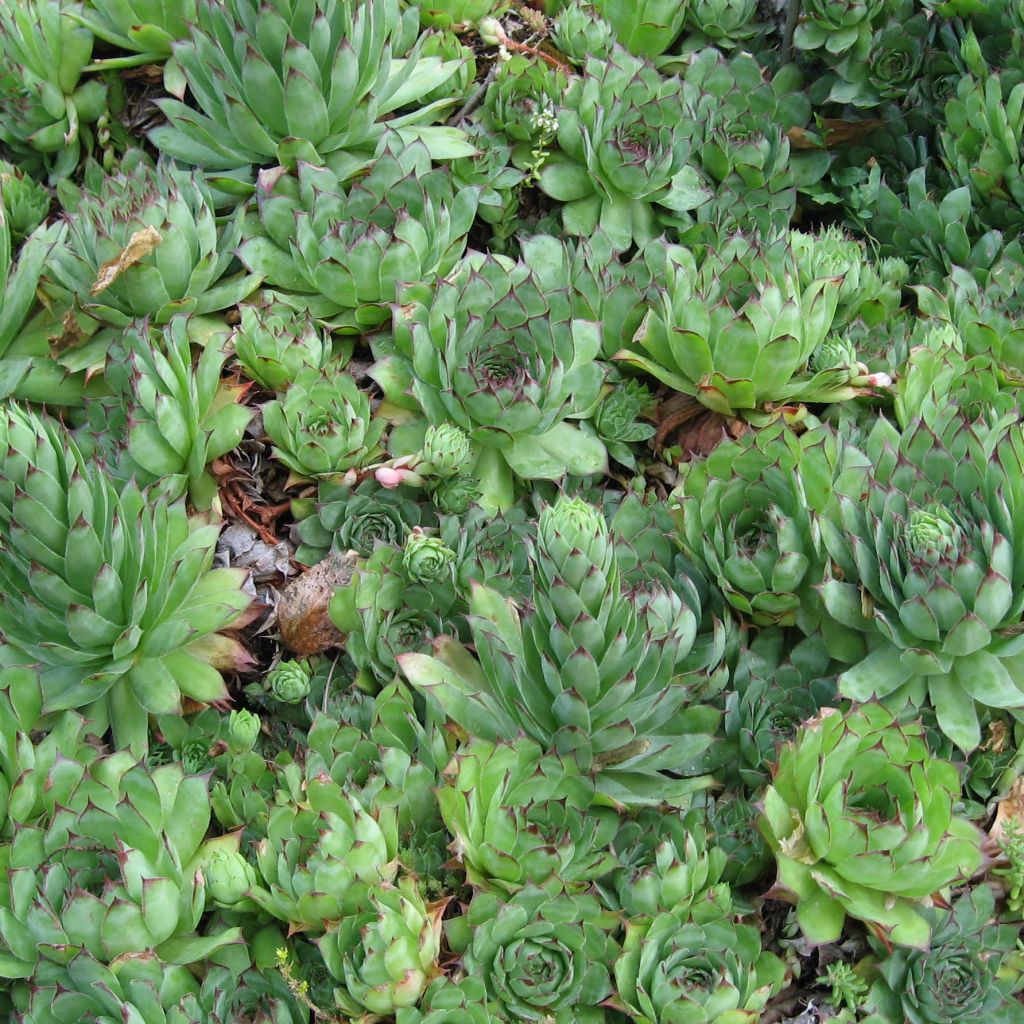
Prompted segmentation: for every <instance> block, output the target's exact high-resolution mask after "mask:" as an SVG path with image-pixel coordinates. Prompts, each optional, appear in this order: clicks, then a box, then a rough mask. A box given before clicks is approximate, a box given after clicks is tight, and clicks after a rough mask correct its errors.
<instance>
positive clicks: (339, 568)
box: [277, 551, 358, 656]
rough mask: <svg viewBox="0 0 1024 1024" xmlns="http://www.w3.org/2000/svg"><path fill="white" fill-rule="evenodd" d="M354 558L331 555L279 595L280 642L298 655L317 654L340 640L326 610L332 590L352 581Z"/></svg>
mask: <svg viewBox="0 0 1024 1024" xmlns="http://www.w3.org/2000/svg"><path fill="white" fill-rule="evenodd" d="M357 558H358V556H357V555H356V553H355V552H354V551H346V552H344V553H341V552H333V553H332V554H330V555H328V556H327V557H326V558H325V559H324V560H323V561H322V562H317V564H316V565H314V566H313V568H312V569H308V570H307V571H306V572H304V573H303V574H302V575H301V576H299V577H298V578H297V579H295V580H293V581H292V582H291V583H289V584H288V586H287V587H286V588H285V590H284V591H283V592H282V594H281V599H280V601H279V602H278V605H277V625H278V629H279V630H280V632H281V642H282V643H283V644H284V645H285V647H287V648H288V649H289V650H290V651H294V652H295V653H296V654H299V655H303V656H306V655H310V654H319V653H320V652H321V651H326V650H327V649H328V648H330V647H337V646H338V645H339V644H340V643H341V642H342V641H343V639H344V637H343V635H342V634H341V633H340V632H339V631H338V629H337V627H336V626H335V625H334V623H333V622H331V618H330V616H329V615H328V614H327V608H328V606H329V605H330V603H331V598H332V597H333V596H334V591H335V590H336V589H337V588H338V587H341V586H344V585H345V584H346V583H348V582H349V581H350V580H351V579H352V574H353V573H354V572H355V568H356V560H357Z"/></svg>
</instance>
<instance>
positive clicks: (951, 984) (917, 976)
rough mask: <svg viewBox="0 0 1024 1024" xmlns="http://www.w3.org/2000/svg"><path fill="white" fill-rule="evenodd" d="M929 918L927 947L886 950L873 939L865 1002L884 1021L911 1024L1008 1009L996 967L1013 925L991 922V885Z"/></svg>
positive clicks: (960, 1021)
mask: <svg viewBox="0 0 1024 1024" xmlns="http://www.w3.org/2000/svg"><path fill="white" fill-rule="evenodd" d="M931 916H932V917H933V919H934V922H935V930H934V932H933V934H932V941H931V946H930V948H928V949H925V950H923V949H913V948H909V949H908V948H898V949H893V950H891V951H887V950H885V948H884V946H883V945H882V944H881V943H879V942H877V940H876V941H875V942H873V945H874V946H875V949H876V952H877V953H878V955H879V957H880V963H879V965H878V966H879V975H880V976H879V978H878V981H877V982H876V983H875V984H874V985H873V986H872V988H871V991H870V992H869V993H868V996H867V999H866V1000H865V1002H866V1004H867V1005H868V1006H870V1007H872V1008H873V1009H875V1010H877V1011H879V1012H881V1013H882V1015H883V1017H884V1018H885V1019H887V1020H896V1019H898V1018H900V1017H902V1018H903V1019H905V1020H908V1021H911V1022H912V1024H967V1022H968V1021H977V1020H985V1019H986V1018H987V1017H992V1018H994V1019H999V1018H1000V1017H1001V1016H1002V1015H1003V1014H1004V1013H1005V1012H1007V1011H1012V1008H1013V1004H1012V1002H1009V1003H1008V1000H1012V996H1010V994H1009V992H1008V989H1009V988H1010V982H1011V979H1010V978H1009V977H1008V976H1007V977H1001V976H1000V971H999V968H1000V966H1001V965H1002V964H1003V962H1004V961H1005V960H1006V959H1007V954H1008V953H1010V952H1011V951H1012V950H1013V947H1014V942H1015V936H1014V934H1013V932H1014V929H1013V926H1012V925H1006V924H998V923H995V922H994V921H993V918H994V916H995V897H994V895H993V892H992V889H991V887H990V886H988V885H979V886H978V887H977V888H975V889H973V890H971V891H970V892H967V893H964V894H963V895H962V896H961V897H960V898H959V899H958V900H957V901H956V902H955V903H954V904H953V905H952V907H950V908H949V909H948V910H945V911H940V910H935V911H932V913H931Z"/></svg>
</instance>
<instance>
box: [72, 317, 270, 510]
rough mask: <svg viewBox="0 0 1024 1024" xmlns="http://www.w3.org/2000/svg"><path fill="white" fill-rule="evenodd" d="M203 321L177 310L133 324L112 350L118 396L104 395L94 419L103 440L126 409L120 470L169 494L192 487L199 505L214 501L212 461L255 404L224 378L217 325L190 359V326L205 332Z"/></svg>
mask: <svg viewBox="0 0 1024 1024" xmlns="http://www.w3.org/2000/svg"><path fill="white" fill-rule="evenodd" d="M204 326H205V325H204V324H203V323H202V322H201V321H198V320H193V319H191V318H189V317H187V316H176V317H174V319H173V320H171V322H170V323H169V324H167V325H166V326H165V327H164V329H163V330H162V331H160V332H157V331H150V330H147V329H146V328H145V326H144V325H143V324H139V323H136V324H133V325H132V326H131V327H129V328H128V329H127V330H126V331H125V332H124V334H123V335H122V337H121V338H120V340H119V341H117V342H115V343H114V344H112V345H111V346H110V349H109V351H108V353H107V366H106V373H105V377H106V381H107V383H108V385H109V386H110V387H111V390H113V391H114V393H115V396H114V401H113V402H112V403H108V402H106V401H103V400H101V401H100V403H99V406H100V409H101V410H102V411H101V412H100V414H99V416H93V422H94V430H95V431H96V432H97V434H98V435H99V441H100V443H101V444H102V443H104V442H105V441H109V438H108V437H107V436H106V435H105V431H108V430H110V429H111V428H112V427H114V425H115V424H116V423H117V422H118V419H120V417H122V416H123V417H124V429H125V432H126V433H127V445H126V448H125V450H123V451H118V450H117V449H115V450H114V451H113V452H112V453H111V455H110V457H111V461H113V462H115V463H116V466H117V470H118V474H119V475H120V476H122V477H125V478H132V479H134V480H135V481H136V482H137V483H139V484H140V485H143V486H146V487H148V488H149V489H150V492H151V493H153V494H163V495H166V496H167V497H168V498H169V499H171V500H174V499H176V498H180V497H181V496H182V495H183V494H185V493H186V492H187V493H188V496H189V498H190V500H191V501H192V503H193V505H195V507H196V508H201V509H209V508H211V507H212V506H213V505H214V504H215V502H216V500H217V483H216V480H215V479H214V477H213V475H212V473H210V471H209V469H208V466H209V465H210V463H212V462H213V461H214V460H215V459H219V458H221V457H222V456H223V455H225V454H226V453H227V452H229V451H231V450H232V449H233V448H235V447H236V446H237V445H238V443H239V442H240V441H241V440H242V435H243V434H244V432H245V428H246V426H247V425H248V423H249V420H250V419H251V418H252V410H251V409H249V408H247V407H246V406H245V405H244V404H243V403H242V402H241V401H240V399H241V397H242V391H243V389H242V388H239V387H236V386H232V385H229V384H226V383H224V382H223V381H222V379H221V371H222V370H223V367H224V363H225V362H226V361H227V353H226V352H225V351H224V349H223V348H222V341H223V334H222V333H221V332H220V331H219V330H217V329H216V328H214V329H213V332H212V336H206V337H205V341H206V344H205V345H204V346H203V348H202V350H201V352H200V355H199V358H198V360H197V362H196V364H195V365H194V366H193V363H192V346H191V341H190V338H189V333H190V331H195V332H196V333H197V334H200V336H202V335H204V334H205V333H206V332H205V330H204ZM90 406H91V403H87V408H89V410H90V412H92V411H93V410H92V409H91V408H90Z"/></svg>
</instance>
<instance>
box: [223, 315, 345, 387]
mask: <svg viewBox="0 0 1024 1024" xmlns="http://www.w3.org/2000/svg"><path fill="white" fill-rule="evenodd" d="M239 312H240V315H241V320H240V322H239V324H238V326H237V327H236V328H235V329H234V331H232V333H231V338H230V342H231V345H232V347H233V348H234V352H235V358H236V359H237V360H238V362H239V363H240V364H241V366H242V369H243V370H244V371H245V375H246V376H247V377H248V378H249V379H250V380H254V381H255V382H256V383H257V384H259V385H260V386H261V387H264V388H267V390H269V391H283V390H285V389H286V388H287V387H288V385H289V384H291V383H292V382H293V381H294V380H295V379H296V378H297V377H298V376H299V373H300V371H302V370H303V369H305V368H306V367H307V366H311V367H313V368H314V369H317V370H319V369H323V368H324V366H325V365H326V363H327V361H328V359H329V357H330V354H331V342H330V338H329V337H327V336H326V335H325V333H324V332H323V331H322V330H320V328H318V327H317V325H316V324H315V322H314V321H313V319H312V318H311V317H309V316H308V315H303V314H300V313H296V312H295V311H294V310H292V309H291V308H290V307H288V306H285V305H284V304H283V303H267V304H265V305H262V306H251V305H244V306H241V307H240V309H239Z"/></svg>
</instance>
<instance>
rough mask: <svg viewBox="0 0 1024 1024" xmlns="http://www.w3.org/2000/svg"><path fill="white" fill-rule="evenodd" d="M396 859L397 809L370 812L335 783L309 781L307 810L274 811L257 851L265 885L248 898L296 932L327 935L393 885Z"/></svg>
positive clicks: (288, 806)
mask: <svg viewBox="0 0 1024 1024" xmlns="http://www.w3.org/2000/svg"><path fill="white" fill-rule="evenodd" d="M282 795H283V794H282ZM397 852H398V830H397V826H396V821H395V815H394V811H393V809H389V808H378V809H377V811H376V813H374V812H371V811H370V810H367V809H366V808H365V807H364V806H363V804H362V803H361V802H360V800H359V798H358V797H357V796H355V795H354V794H352V793H347V792H345V791H344V790H343V789H342V788H341V786H339V785H337V784H335V783H334V782H332V781H331V780H330V778H328V777H323V778H314V779H309V780H308V782H307V786H306V793H305V799H304V801H303V802H302V803H301V804H298V803H293V802H291V801H290V800H288V801H287V802H284V803H281V804H278V805H277V806H274V807H272V808H271V809H270V814H269V818H268V819H267V825H266V837H265V838H264V839H261V840H260V841H259V842H258V843H257V844H256V849H255V853H256V856H255V860H256V867H257V868H258V869H259V874H260V884H259V885H253V886H251V887H250V889H249V891H248V896H249V897H250V898H251V899H252V900H253V901H254V902H255V903H256V904H257V905H258V906H259V907H260V908H261V909H262V910H264V911H266V912H267V913H268V914H271V915H272V916H273V917H275V918H277V919H278V920H281V921H286V922H288V924H289V925H290V926H291V927H292V928H293V929H301V930H308V931H312V932H323V931H324V930H325V929H326V928H327V927H328V925H329V924H330V923H331V922H336V921H340V920H343V919H344V918H345V917H346V915H350V914H352V913H355V912H356V911H357V910H361V909H362V908H363V907H364V906H365V904H366V900H367V897H368V894H369V893H370V892H371V891H376V889H377V887H378V886H380V885H381V884H383V883H387V882H390V881H391V880H392V879H394V877H395V872H396V871H397V869H398V862H397V861H396V859H395V857H396V854H397Z"/></svg>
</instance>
